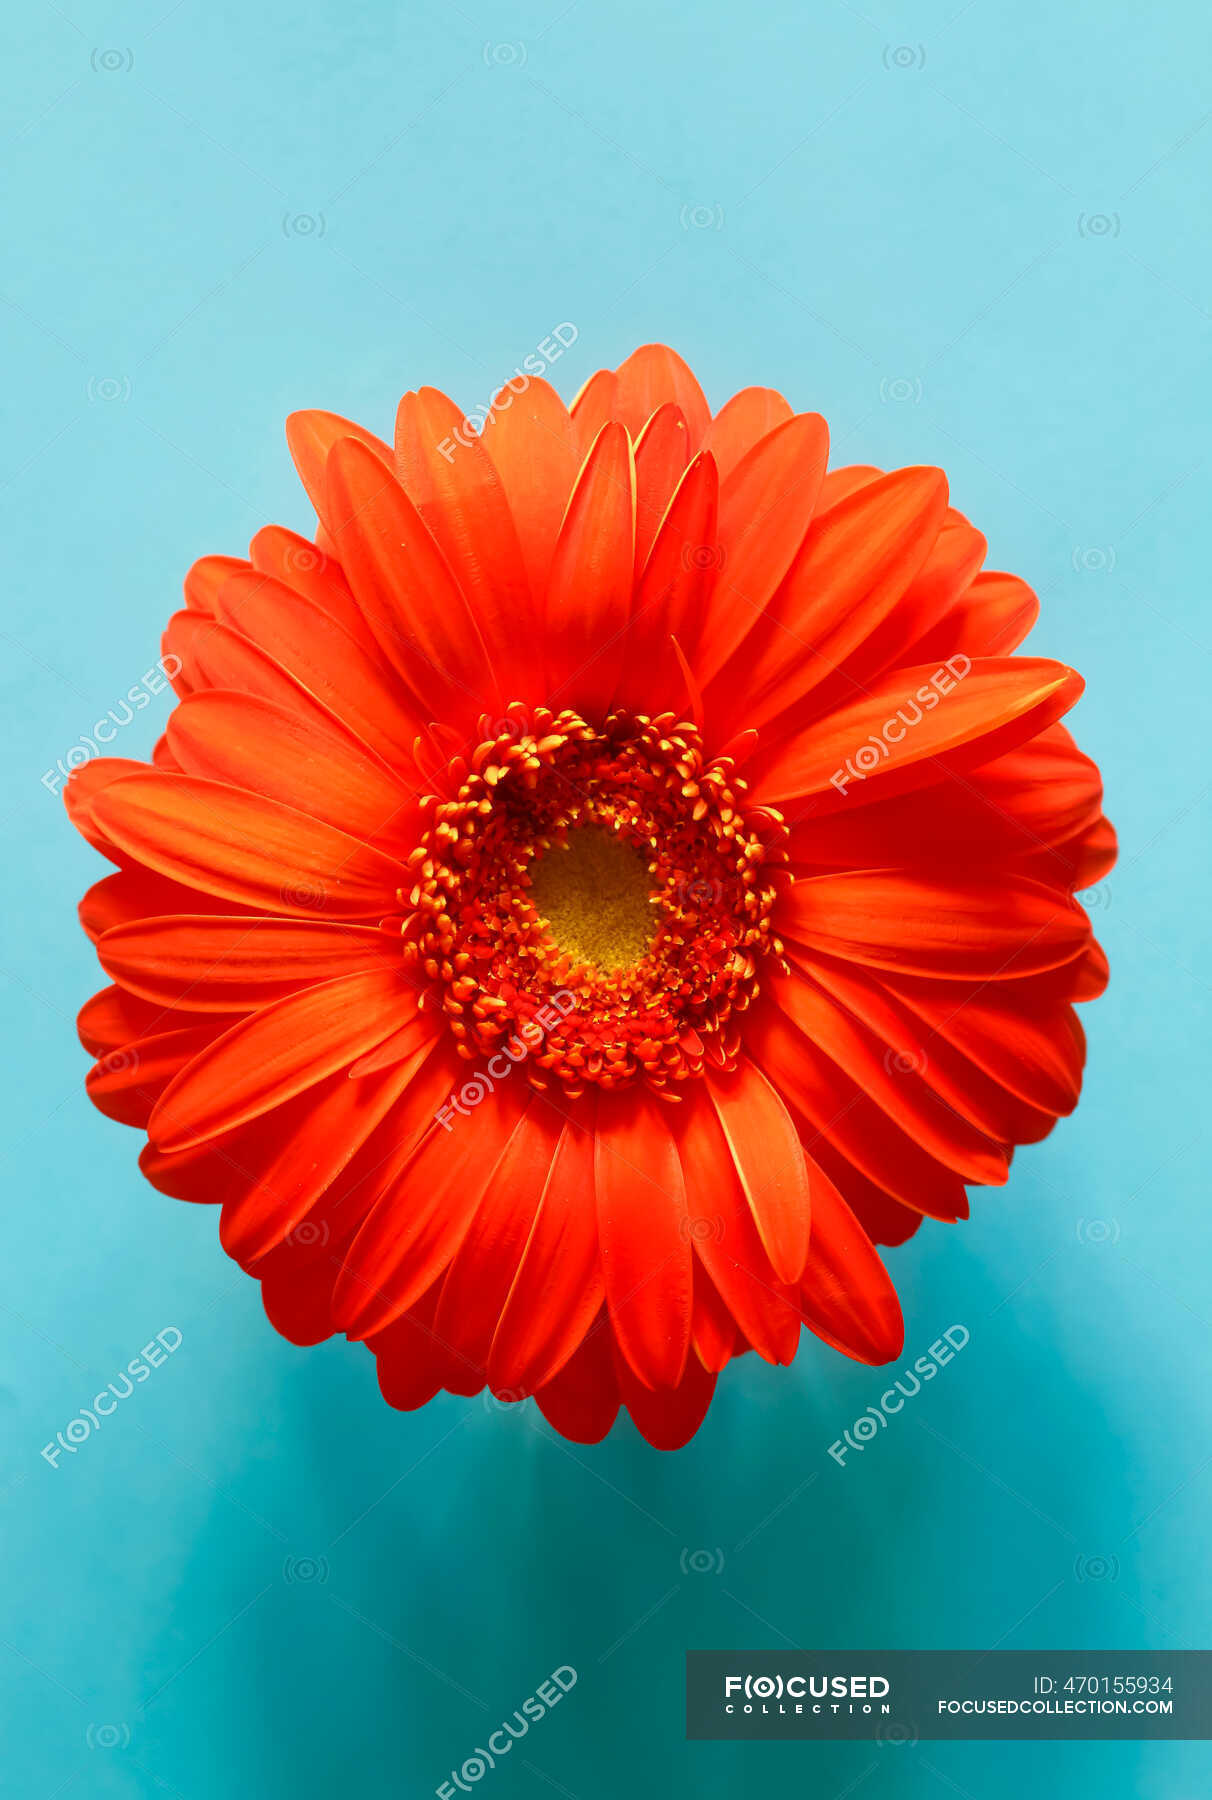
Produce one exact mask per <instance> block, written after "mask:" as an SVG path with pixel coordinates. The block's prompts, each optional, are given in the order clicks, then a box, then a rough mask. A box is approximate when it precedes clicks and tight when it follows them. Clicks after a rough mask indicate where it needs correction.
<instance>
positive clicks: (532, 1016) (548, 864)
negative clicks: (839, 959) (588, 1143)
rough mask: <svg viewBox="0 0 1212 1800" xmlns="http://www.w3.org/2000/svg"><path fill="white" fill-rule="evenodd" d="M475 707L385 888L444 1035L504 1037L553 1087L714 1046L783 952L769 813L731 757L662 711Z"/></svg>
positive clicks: (720, 1060)
mask: <svg viewBox="0 0 1212 1800" xmlns="http://www.w3.org/2000/svg"><path fill="white" fill-rule="evenodd" d="M481 726H482V729H483V731H484V734H485V740H486V741H485V742H483V743H482V744H480V746H479V748H478V749H477V750H476V751H475V753H474V755H473V756H472V757H471V759H470V763H469V764H467V763H463V762H462V761H459V762H456V763H455V764H453V765H452V766H451V769H450V771H449V775H450V790H451V797H448V798H443V797H439V796H438V795H430V796H428V797H427V798H426V800H425V801H424V802H423V807H424V812H425V820H426V830H425V834H424V837H423V838H422V840H421V843H420V844H419V845H418V847H417V849H416V850H415V851H414V852H413V854H412V856H411V857H410V859H409V867H410V870H411V872H412V875H413V880H414V883H415V885H414V886H413V887H412V888H411V890H405V891H404V892H403V893H402V896H401V898H402V899H403V901H404V903H405V907H406V910H407V914H408V916H407V919H406V922H405V926H404V935H405V954H406V957H407V959H408V961H409V962H410V963H411V964H412V965H413V966H414V967H416V968H417V969H418V970H419V971H420V972H422V973H423V974H424V975H425V976H426V977H428V979H429V980H430V981H431V982H432V983H433V984H434V989H435V992H436V994H437V997H438V999H439V1002H440V1004H441V1006H442V1008H443V1010H444V1012H445V1013H446V1016H447V1018H448V1020H449V1024H450V1029H451V1032H452V1034H453V1036H454V1038H455V1042H456V1044H457V1046H458V1049H459V1051H460V1053H461V1054H462V1055H463V1056H465V1057H467V1058H468V1059H469V1060H472V1061H478V1060H480V1059H482V1058H490V1057H493V1056H494V1055H496V1054H498V1053H499V1052H501V1051H502V1050H504V1051H506V1052H507V1053H508V1054H509V1056H510V1059H511V1061H512V1062H515V1063H519V1064H521V1065H522V1066H524V1068H525V1070H526V1073H527V1075H528V1077H529V1079H530V1080H531V1081H532V1082H534V1083H535V1084H536V1085H538V1086H540V1087H542V1086H546V1085H548V1083H549V1082H550V1081H552V1080H555V1081H558V1082H559V1083H560V1084H562V1086H563V1087H564V1089H565V1090H566V1092H567V1093H568V1094H569V1095H570V1096H575V1095H577V1094H579V1093H580V1092H582V1091H583V1090H584V1088H585V1087H586V1085H587V1084H589V1083H597V1084H598V1085H600V1086H603V1087H619V1086H622V1085H623V1084H624V1083H626V1082H629V1081H631V1080H634V1079H635V1078H636V1077H637V1076H643V1077H644V1078H645V1079H646V1080H647V1081H648V1082H649V1083H651V1084H652V1085H653V1086H654V1087H657V1088H666V1087H668V1086H669V1085H670V1084H671V1083H676V1082H681V1081H685V1080H688V1079H689V1078H691V1077H692V1076H695V1075H698V1074H700V1073H701V1072H702V1069H703V1066H704V1063H705V1062H706V1061H707V1060H708V1059H710V1060H711V1061H712V1063H713V1064H715V1065H716V1066H720V1067H728V1066H730V1065H731V1064H732V1063H733V1061H734V1060H735V1057H736V1052H737V1024H736V1018H735V1015H736V1014H738V1013H741V1012H743V1011H744V1010H745V1008H746V1007H747V1006H748V1005H749V1004H750V1001H751V1000H752V999H753V997H754V995H755V993H756V992H757V984H758V970H759V966H760V964H761V962H762V960H763V958H764V957H765V956H767V955H768V954H773V955H774V956H775V957H776V958H781V956H782V945H781V944H780V942H779V940H778V938H777V937H776V936H775V934H774V930H773V926H772V922H771V914H772V911H773V908H774V901H775V894H776V880H777V876H778V871H779V869H780V868H781V865H782V863H783V861H784V856H785V852H784V849H783V843H784V839H785V836H786V833H785V828H784V826H783V822H782V820H781V818H780V817H779V815H778V813H776V812H774V811H772V810H771V809H769V808H766V807H759V806H753V805H750V804H748V803H747V801H746V795H745V784H744V782H743V781H741V780H740V779H739V778H738V777H737V776H736V774H735V773H734V770H733V764H732V761H731V759H730V758H728V757H715V758H709V757H708V756H707V755H706V753H705V751H704V749H703V745H702V741H701V739H700V736H699V733H698V731H697V729H696V728H695V726H693V725H691V724H687V723H686V722H685V721H679V720H678V719H677V716H676V714H674V713H663V714H661V715H660V716H659V717H657V718H648V717H646V716H644V715H642V714H641V715H633V714H630V713H624V712H615V713H612V714H611V715H610V716H609V717H608V718H607V719H606V721H605V723H604V725H602V726H601V728H600V729H598V728H595V727H593V726H591V725H589V724H587V723H586V721H585V720H584V719H582V718H581V717H580V716H579V715H578V714H576V713H573V712H568V711H565V712H561V713H552V712H549V711H547V710H546V709H543V708H540V709H537V710H535V711H534V712H527V711H526V710H524V709H523V708H522V707H520V706H516V705H515V706H513V707H510V708H509V714H508V717H507V718H506V719H505V720H503V721H498V723H497V726H496V727H495V728H494V727H491V726H489V725H488V723H487V721H481ZM502 727H504V728H505V729H502ZM493 730H495V732H496V735H495V736H493V737H491V738H490V737H489V732H490V731H493Z"/></svg>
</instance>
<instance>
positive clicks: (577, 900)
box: [530, 825, 657, 972]
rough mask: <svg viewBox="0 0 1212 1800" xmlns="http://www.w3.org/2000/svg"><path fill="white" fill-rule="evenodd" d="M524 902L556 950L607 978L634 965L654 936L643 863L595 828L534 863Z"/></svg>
mask: <svg viewBox="0 0 1212 1800" xmlns="http://www.w3.org/2000/svg"><path fill="white" fill-rule="evenodd" d="M530 899H531V904H532V905H533V906H534V909H535V911H536V912H537V913H538V915H539V917H540V918H541V919H542V921H543V923H544V924H545V925H546V927H547V929H548V931H549V932H550V933H551V936H552V938H553V940H554V941H555V944H556V947H557V949H559V950H562V951H564V952H565V954H566V955H568V956H571V957H572V958H573V960H574V961H576V962H578V963H583V964H586V965H588V966H590V967H593V968H596V969H604V970H606V971H607V972H613V971H614V970H615V969H625V968H626V967H627V966H628V964H630V963H636V962H639V960H640V958H641V957H643V956H646V955H647V953H648V951H649V949H650V948H651V945H652V940H653V938H654V937H655V936H656V926H657V915H656V910H655V908H654V906H653V903H652V884H651V880H650V878H649V873H648V868H647V866H646V864H645V862H644V860H643V858H642V857H641V856H640V855H639V853H638V852H637V851H636V849H635V847H634V846H633V845H632V844H629V843H627V842H626V841H625V840H624V839H623V838H622V837H620V836H618V835H617V834H616V833H614V832H610V831H605V830H603V829H602V828H601V827H600V826H592V825H586V826H582V827H580V829H578V830H574V831H570V832H568V833H567V835H566V836H565V838H564V840H563V842H562V843H556V844H553V845H552V847H551V848H550V849H549V850H547V851H545V852H544V853H543V854H542V855H541V856H539V857H537V858H536V860H535V862H534V863H533V865H532V867H531V873H530Z"/></svg>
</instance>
